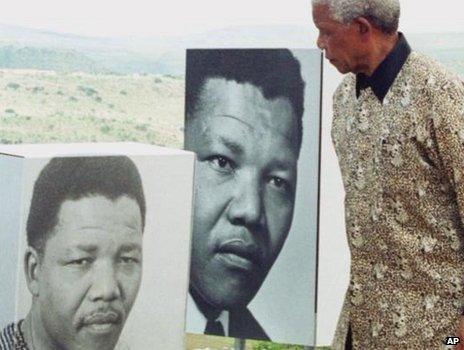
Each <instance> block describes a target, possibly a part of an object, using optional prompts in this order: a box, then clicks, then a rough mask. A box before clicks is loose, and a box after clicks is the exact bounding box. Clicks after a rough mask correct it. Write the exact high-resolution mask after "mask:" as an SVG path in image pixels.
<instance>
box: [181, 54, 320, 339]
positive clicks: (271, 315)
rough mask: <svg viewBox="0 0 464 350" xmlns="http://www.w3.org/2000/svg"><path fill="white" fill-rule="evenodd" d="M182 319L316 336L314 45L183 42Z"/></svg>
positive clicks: (223, 331)
mask: <svg viewBox="0 0 464 350" xmlns="http://www.w3.org/2000/svg"><path fill="white" fill-rule="evenodd" d="M186 62H187V64H186V103H185V138H184V140H185V141H184V142H185V149H187V150H190V151H194V152H196V154H197V162H196V170H195V196H194V215H193V230H192V254H191V255H192V256H191V266H190V286H189V296H188V302H187V316H186V318H187V321H186V331H187V332H188V333H193V334H205V335H215V336H226V337H232V338H238V339H258V340H267V341H269V340H271V341H273V342H277V343H288V344H300V345H307V346H314V338H315V313H316V303H315V301H316V270H317V253H316V252H317V235H318V229H317V217H318V183H319V179H318V176H319V137H320V136H319V128H320V120H319V119H320V88H321V85H320V81H321V56H320V53H319V52H316V51H315V50H293V51H291V50H287V49H190V50H187V60H186Z"/></svg>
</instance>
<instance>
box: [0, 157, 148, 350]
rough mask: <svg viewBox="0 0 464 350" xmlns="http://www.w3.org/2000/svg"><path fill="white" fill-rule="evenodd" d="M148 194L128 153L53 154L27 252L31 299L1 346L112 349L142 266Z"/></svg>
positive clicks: (31, 220) (38, 192)
mask: <svg viewBox="0 0 464 350" xmlns="http://www.w3.org/2000/svg"><path fill="white" fill-rule="evenodd" d="M144 223H145V197H144V194H143V189H142V182H141V179H140V175H139V173H138V170H137V168H136V167H135V164H134V163H133V162H132V161H131V160H130V159H129V158H127V157H119V156H118V157H82V158H81V157H77V158H54V159H52V160H51V161H50V162H49V163H48V164H47V165H46V166H45V167H44V168H43V169H42V171H41V173H40V175H39V177H38V178H37V180H36V182H35V185H34V192H33V196H32V201H31V206H30V210H29V216H28V221H27V242H28V248H27V251H26V253H25V257H24V261H25V273H26V281H27V286H28V289H29V291H30V293H31V294H32V306H31V309H30V312H29V314H28V315H27V317H26V318H25V320H22V321H19V322H18V323H17V324H11V325H10V326H8V327H6V328H5V329H4V330H3V332H2V333H1V334H0V349H2V350H10V349H11V350H13V349H22V350H63V349H66V350H83V349H86V350H92V349H94V350H97V349H98V350H112V349H114V348H115V347H116V344H117V342H118V338H119V335H120V333H121V330H122V328H123V326H124V323H125V321H126V319H127V316H128V314H129V312H130V310H131V308H132V305H133V303H134V301H135V298H136V295H137V292H138V289H139V287H140V281H141V274H142V231H143V227H144Z"/></svg>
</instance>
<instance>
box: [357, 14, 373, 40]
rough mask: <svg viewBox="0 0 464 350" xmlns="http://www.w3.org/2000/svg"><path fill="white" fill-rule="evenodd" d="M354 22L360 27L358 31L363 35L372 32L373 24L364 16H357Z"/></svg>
mask: <svg viewBox="0 0 464 350" xmlns="http://www.w3.org/2000/svg"><path fill="white" fill-rule="evenodd" d="M353 22H354V23H355V24H356V26H357V27H358V33H359V34H360V35H362V36H364V35H366V34H370V33H371V32H372V24H371V22H369V21H368V20H367V19H366V18H364V17H357V18H355V19H354V20H353Z"/></svg>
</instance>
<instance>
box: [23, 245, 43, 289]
mask: <svg viewBox="0 0 464 350" xmlns="http://www.w3.org/2000/svg"><path fill="white" fill-rule="evenodd" d="M40 263H41V260H40V255H39V253H38V252H37V250H36V249H34V248H32V247H28V248H27V249H26V253H25V254H24V273H25V275H26V283H27V288H28V289H29V292H31V294H32V295H33V296H35V297H36V296H38V295H39V280H40Z"/></svg>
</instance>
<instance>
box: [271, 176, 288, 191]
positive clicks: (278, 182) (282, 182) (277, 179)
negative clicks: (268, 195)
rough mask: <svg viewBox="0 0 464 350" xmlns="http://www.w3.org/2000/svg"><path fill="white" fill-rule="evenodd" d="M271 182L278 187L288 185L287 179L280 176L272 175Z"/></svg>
mask: <svg viewBox="0 0 464 350" xmlns="http://www.w3.org/2000/svg"><path fill="white" fill-rule="evenodd" d="M271 183H272V184H273V185H274V186H275V187H277V188H283V187H285V186H287V185H288V182H287V181H286V180H284V179H282V178H281V177H278V176H273V177H271Z"/></svg>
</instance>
